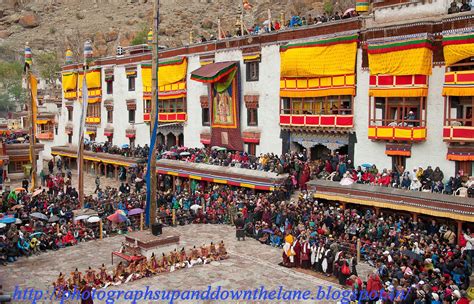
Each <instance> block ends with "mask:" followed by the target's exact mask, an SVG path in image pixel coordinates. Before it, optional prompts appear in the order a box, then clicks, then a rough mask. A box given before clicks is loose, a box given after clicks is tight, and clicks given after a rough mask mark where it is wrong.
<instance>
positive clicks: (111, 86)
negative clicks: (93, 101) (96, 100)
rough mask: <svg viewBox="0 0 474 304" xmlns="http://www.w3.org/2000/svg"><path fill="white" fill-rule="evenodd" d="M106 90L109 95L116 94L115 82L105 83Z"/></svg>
mask: <svg viewBox="0 0 474 304" xmlns="http://www.w3.org/2000/svg"><path fill="white" fill-rule="evenodd" d="M105 83H106V84H105V88H106V92H107V94H109V95H111V94H113V93H114V82H113V81H106V82H105Z"/></svg>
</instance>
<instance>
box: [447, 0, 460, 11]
mask: <svg viewBox="0 0 474 304" xmlns="http://www.w3.org/2000/svg"><path fill="white" fill-rule="evenodd" d="M455 13H459V7H458V4H457V2H456V0H453V2H451V6H450V7H449V9H448V14H455Z"/></svg>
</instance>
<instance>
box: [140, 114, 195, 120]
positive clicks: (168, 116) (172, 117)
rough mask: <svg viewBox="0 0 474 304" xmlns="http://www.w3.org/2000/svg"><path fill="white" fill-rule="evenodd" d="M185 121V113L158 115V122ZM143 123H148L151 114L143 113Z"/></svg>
mask: <svg viewBox="0 0 474 304" xmlns="http://www.w3.org/2000/svg"><path fill="white" fill-rule="evenodd" d="M186 119H187V114H186V113H185V112H179V113H160V114H158V121H159V122H184V121H186ZM143 121H144V122H150V121H151V114H150V113H143Z"/></svg>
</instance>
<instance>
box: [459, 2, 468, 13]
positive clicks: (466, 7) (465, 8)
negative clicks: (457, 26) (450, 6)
mask: <svg viewBox="0 0 474 304" xmlns="http://www.w3.org/2000/svg"><path fill="white" fill-rule="evenodd" d="M470 10H471V6H470V5H469V3H467V0H462V5H461V9H460V11H461V12H468V11H470Z"/></svg>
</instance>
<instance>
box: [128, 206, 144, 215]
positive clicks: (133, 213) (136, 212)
mask: <svg viewBox="0 0 474 304" xmlns="http://www.w3.org/2000/svg"><path fill="white" fill-rule="evenodd" d="M143 211H145V210H143V209H142V208H135V209H132V210H130V211H129V212H128V215H136V214H140V213H143Z"/></svg>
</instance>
